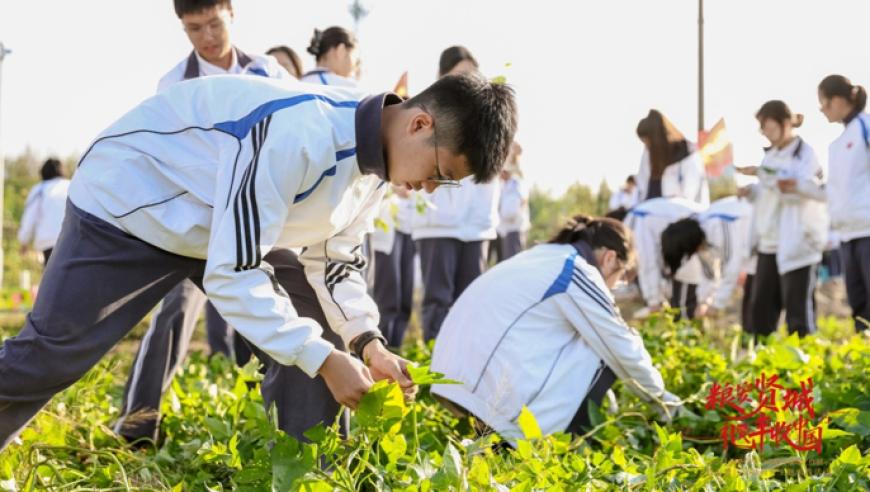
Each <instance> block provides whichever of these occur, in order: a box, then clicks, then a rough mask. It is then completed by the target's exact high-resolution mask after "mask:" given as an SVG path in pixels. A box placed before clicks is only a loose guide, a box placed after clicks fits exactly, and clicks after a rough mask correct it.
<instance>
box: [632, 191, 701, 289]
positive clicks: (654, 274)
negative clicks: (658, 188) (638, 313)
mask: <svg viewBox="0 0 870 492" xmlns="http://www.w3.org/2000/svg"><path fill="white" fill-rule="evenodd" d="M705 208H706V207H705V206H703V205H701V204H700V203H698V202H694V201H691V200H687V199H685V198H653V199H652V200H647V201H645V202H642V203H640V204H639V205H637V206H636V207H634V208H633V209H632V210H631V211H630V212H629V213H628V216H627V217H626V222H627V224H628V226H629V227H630V228H631V230H632V232H633V233H634V248H635V251H636V252H637V278H638V282H639V283H640V290H641V292H642V293H643V298H644V300H646V303H647V305H648V306H655V305H659V304H662V303H663V302H664V301H666V300H668V299H669V298H670V291H669V282H668V281H667V280H666V277H665V273H664V272H665V264H664V258H663V257H662V232H664V230H665V228H666V227H667V226H668V225H670V224H671V223H673V222H676V221H678V220H680V219H685V218H686V217H690V216H692V215H694V214H699V213H701V212H703V211H704V209H705ZM701 277H702V271H701V263H700V261H699V260H698V258H697V257H696V256H692V257H691V259H689V261H687V262H686V263H684V264H683V266H681V267H680V269H679V270H677V272H676V274H674V279H675V280H678V281H680V282H682V283H685V284H695V285H697V284H699V283H700V282H701Z"/></svg>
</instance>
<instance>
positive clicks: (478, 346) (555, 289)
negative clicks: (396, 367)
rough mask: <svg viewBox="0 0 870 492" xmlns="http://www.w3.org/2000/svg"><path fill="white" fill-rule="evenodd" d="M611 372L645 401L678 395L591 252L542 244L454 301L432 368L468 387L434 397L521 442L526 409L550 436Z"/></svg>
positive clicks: (442, 390)
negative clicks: (666, 382) (667, 386)
mask: <svg viewBox="0 0 870 492" xmlns="http://www.w3.org/2000/svg"><path fill="white" fill-rule="evenodd" d="M469 328H473V329H469ZM604 366H607V367H609V368H610V369H611V370H612V371H613V372H614V373H615V374H616V376H617V377H618V378H620V379H621V380H623V382H624V384H625V385H626V387H627V388H629V389H630V390H631V391H633V392H634V393H636V394H637V395H638V396H639V397H640V398H641V399H643V400H645V401H652V400H654V399H659V400H664V401H669V400H673V399H675V398H674V397H673V395H670V394H669V393H667V392H666V391H665V386H664V384H663V382H662V378H661V374H659V371H658V370H656V368H655V367H654V366H653V365H652V360H651V358H650V356H649V353H647V351H646V349H645V348H644V345H643V339H642V338H641V336H640V334H638V332H637V331H636V330H634V329H632V328H630V327H629V326H627V325H626V324H625V322H624V321H623V319H622V316H621V315H620V314H619V310H618V309H617V307H616V305H615V304H614V300H613V296H612V295H611V293H610V290H609V289H608V288H607V286H606V285H605V282H604V279H603V278H602V277H601V273H600V272H599V271H598V268H597V267H596V266H595V264H594V255H593V253H592V250H591V248H589V246H588V245H586V244H585V243H580V244H578V245H576V246H575V245H571V244H542V245H539V246H535V247H533V248H531V249H529V250H526V251H524V252H522V253H519V254H517V255H516V256H513V257H511V258H510V259H508V260H507V261H504V262H502V263H499V264H498V265H496V266H495V267H493V268H491V269H490V270H488V271H487V272H485V273H484V274H483V275H481V276H480V277H478V278H477V279H476V280H475V281H474V282H472V283H471V285H469V286H468V288H467V289H466V290H465V291H464V292H463V293H462V295H461V296H459V299H457V300H456V303H455V304H454V305H453V307H452V308H451V309H450V313H449V314H448V315H447V318H445V319H444V323H443V324H442V326H441V331H440V333H439V334H438V338H437V339H436V340H435V348H434V351H433V353H432V370H433V371H438V372H441V373H444V374H445V375H446V376H447V377H448V378H450V379H454V380H456V381H459V382H461V383H462V384H449V385H435V386H433V387H432V393H433V394H436V395H438V396H441V397H443V398H446V399H448V400H450V401H452V402H454V403H456V404H458V405H460V406H461V407H463V408H465V409H466V410H468V411H469V412H471V413H472V414H473V415H475V416H477V417H478V418H480V419H481V420H483V421H484V422H485V423H486V424H488V425H489V426H490V427H492V428H493V429H495V431H496V432H498V433H499V434H500V435H501V436H502V437H504V438H506V439H508V440H510V441H514V440H515V439H521V438H522V432H521V430H520V427H519V425H518V423H517V417H518V416H519V414H520V411H521V410H522V408H523V407H524V406H526V407H528V408H529V409H530V410H531V411H532V413H533V414H534V415H535V418H536V419H537V421H538V424H540V426H541V430H543V431H544V432H545V433H552V432H557V431H564V430H565V429H566V427H567V426H568V424H569V423H570V422H571V419H572V417H573V416H574V414H575V413H576V411H577V408H578V407H579V406H580V404H581V402H582V401H583V399H584V397H585V396H586V394H587V392H588V391H589V389H590V388H591V387H592V386H593V385H594V384H595V382H596V378H597V377H598V376H599V375H600V374H601V370H602V368H603V367H604Z"/></svg>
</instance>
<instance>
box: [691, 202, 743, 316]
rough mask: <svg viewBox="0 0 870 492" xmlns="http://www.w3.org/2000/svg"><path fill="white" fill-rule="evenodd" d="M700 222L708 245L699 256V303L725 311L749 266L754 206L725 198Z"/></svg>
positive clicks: (715, 204) (705, 214)
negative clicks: (701, 274) (700, 271)
mask: <svg viewBox="0 0 870 492" xmlns="http://www.w3.org/2000/svg"><path fill="white" fill-rule="evenodd" d="M698 222H699V223H700V224H701V228H702V229H703V230H704V235H705V236H706V242H707V248H706V249H704V250H703V251H702V252H701V253H699V254H698V258H699V260H700V262H701V267H702V270H703V276H702V277H701V282H700V284H699V285H698V301H699V302H706V303H709V304H710V305H711V306H713V307H715V308H717V309H724V308H725V307H727V306H728V304H729V303H730V301H731V296H732V294H733V292H734V289H735V288H736V287H737V282H738V280H739V278H740V273H741V272H742V271H743V270H745V269H746V268H747V266H748V265H747V264H748V262H749V252H750V246H749V237H750V227H751V224H752V205H750V204H749V203H747V202H746V201H745V200H741V199H738V198H737V197H733V196H732V197H728V198H722V199H721V200H716V201H715V202H713V203H711V204H710V208H708V209H707V210H705V211H704V212H702V213H700V214H699V215H698Z"/></svg>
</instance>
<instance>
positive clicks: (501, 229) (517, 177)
mask: <svg viewBox="0 0 870 492" xmlns="http://www.w3.org/2000/svg"><path fill="white" fill-rule="evenodd" d="M512 149H513V151H512V153H511V155H510V156H509V157H508V162H507V164H505V167H504V169H502V171H501V179H500V180H499V185H500V187H499V201H498V225H497V226H496V228H495V230H496V233H497V234H498V238H497V239H496V244H497V245H498V248H497V250H496V254H497V261H498V262H501V261H504V260H506V259H508V258H510V257H511V256H514V255H516V254H517V253H519V252H521V251H522V250H523V249H524V248H525V247H526V234H527V233H528V232H529V229H530V228H531V226H532V224H531V221H530V220H529V189H528V188H527V187H526V182H525V180H524V179H523V175H522V171H521V170H520V156H521V155H522V153H523V149H522V147H520V144H518V143H516V142H514V145H513V147H512Z"/></svg>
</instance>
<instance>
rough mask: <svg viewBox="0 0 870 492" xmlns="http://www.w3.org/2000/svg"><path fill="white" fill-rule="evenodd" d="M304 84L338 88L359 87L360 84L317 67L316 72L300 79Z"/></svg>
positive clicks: (311, 72)
mask: <svg viewBox="0 0 870 492" xmlns="http://www.w3.org/2000/svg"><path fill="white" fill-rule="evenodd" d="M299 80H301V81H302V82H307V83H309V84H317V85H333V86H337V87H357V86H358V85H359V84H358V83H357V81H356V80H354V79H351V78H349V77H342V76H341V75H338V74H336V73H334V72H331V71H329V70H327V69H325V68H322V67H317V68H315V69H314V70H312V71H310V72H308V73H306V74H305V75H303V76H302V78H300V79H299Z"/></svg>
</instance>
